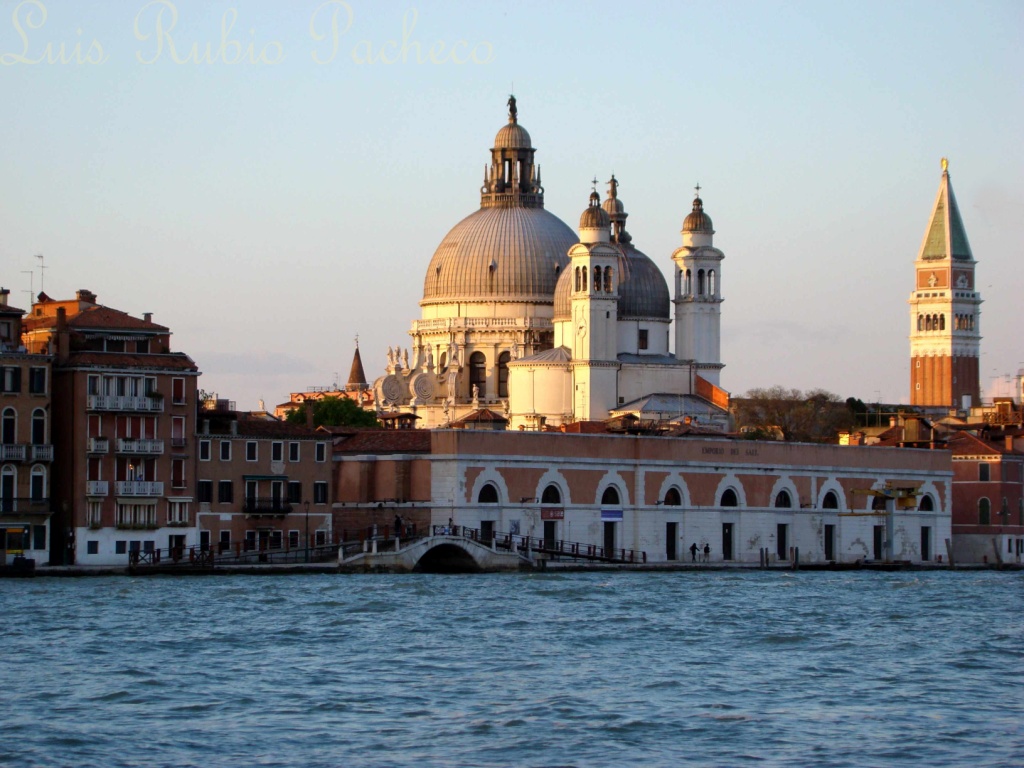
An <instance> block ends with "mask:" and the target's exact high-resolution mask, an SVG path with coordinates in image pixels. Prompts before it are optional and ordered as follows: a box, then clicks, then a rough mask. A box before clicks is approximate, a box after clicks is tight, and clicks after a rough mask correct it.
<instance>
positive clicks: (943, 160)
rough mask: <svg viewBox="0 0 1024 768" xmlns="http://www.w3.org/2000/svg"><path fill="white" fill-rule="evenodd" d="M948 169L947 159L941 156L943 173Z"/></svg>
mask: <svg viewBox="0 0 1024 768" xmlns="http://www.w3.org/2000/svg"><path fill="white" fill-rule="evenodd" d="M948 170H949V160H947V159H946V158H942V172H943V173H945V172H946V171H948Z"/></svg>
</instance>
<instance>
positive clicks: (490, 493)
mask: <svg viewBox="0 0 1024 768" xmlns="http://www.w3.org/2000/svg"><path fill="white" fill-rule="evenodd" d="M498 501H499V499H498V489H497V488H496V487H495V485H494V483H486V484H484V486H483V487H482V488H481V489H480V492H479V493H478V494H477V495H476V503H477V504H497V503H498Z"/></svg>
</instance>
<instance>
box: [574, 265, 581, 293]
mask: <svg viewBox="0 0 1024 768" xmlns="http://www.w3.org/2000/svg"><path fill="white" fill-rule="evenodd" d="M575 291H576V293H579V292H580V268H579V267H576V288H575Z"/></svg>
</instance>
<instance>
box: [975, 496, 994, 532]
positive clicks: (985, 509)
mask: <svg viewBox="0 0 1024 768" xmlns="http://www.w3.org/2000/svg"><path fill="white" fill-rule="evenodd" d="M991 524H992V502H990V501H989V500H988V499H987V498H985V497H984V496H982V497H981V498H980V499H978V525H991Z"/></svg>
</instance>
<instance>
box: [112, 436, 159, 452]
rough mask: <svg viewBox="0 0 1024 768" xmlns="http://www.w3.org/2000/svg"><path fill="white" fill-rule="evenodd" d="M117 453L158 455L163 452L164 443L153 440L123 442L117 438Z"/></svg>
mask: <svg viewBox="0 0 1024 768" xmlns="http://www.w3.org/2000/svg"><path fill="white" fill-rule="evenodd" d="M117 452H118V453H136V454H147V455H159V454H162V453H163V452H164V441H163V440H153V439H140V440H123V439H120V438H118V441H117Z"/></svg>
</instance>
